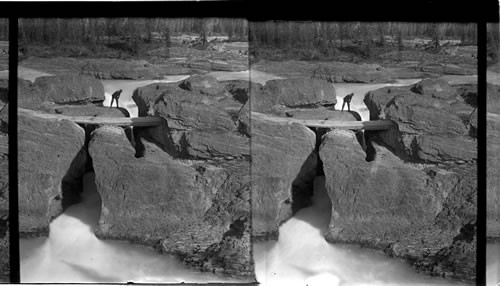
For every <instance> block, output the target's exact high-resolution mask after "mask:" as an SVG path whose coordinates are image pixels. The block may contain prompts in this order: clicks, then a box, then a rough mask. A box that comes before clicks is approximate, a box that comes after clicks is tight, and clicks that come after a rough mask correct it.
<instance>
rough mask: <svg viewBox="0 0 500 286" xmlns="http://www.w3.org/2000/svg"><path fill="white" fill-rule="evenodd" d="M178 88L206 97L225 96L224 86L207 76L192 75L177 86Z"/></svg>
mask: <svg viewBox="0 0 500 286" xmlns="http://www.w3.org/2000/svg"><path fill="white" fill-rule="evenodd" d="M179 87H180V88H182V89H185V90H188V91H192V92H196V93H201V94H203V95H208V96H227V91H226V89H225V86H224V84H222V83H220V82H218V81H217V79H216V78H215V77H213V76H209V75H193V76H190V77H188V78H187V79H185V80H184V81H182V82H181V84H180V85H179Z"/></svg>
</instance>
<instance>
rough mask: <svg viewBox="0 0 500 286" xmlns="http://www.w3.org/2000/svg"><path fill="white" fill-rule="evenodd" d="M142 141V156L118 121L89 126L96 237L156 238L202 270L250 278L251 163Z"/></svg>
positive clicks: (160, 245) (152, 240) (150, 240)
mask: <svg viewBox="0 0 500 286" xmlns="http://www.w3.org/2000/svg"><path fill="white" fill-rule="evenodd" d="M141 142H142V145H143V146H144V153H143V154H142V156H141V157H139V158H137V157H136V156H135V150H134V148H132V146H131V145H130V143H129V141H128V139H127V138H126V135H125V133H124V131H123V130H122V129H121V128H117V127H109V126H104V127H101V128H99V129H97V130H95V131H94V132H93V133H92V139H91V141H90V143H89V154H90V156H91V157H92V162H93V166H94V170H95V173H96V186H97V189H98V191H99V193H100V195H101V198H102V214H101V218H100V220H99V226H98V228H97V230H96V234H97V236H98V237H100V238H105V239H122V240H129V241H132V242H135V243H140V244H146V245H151V246H154V247H155V248H157V249H160V250H161V251H162V252H164V253H169V254H173V255H176V256H178V257H180V258H181V259H182V261H183V262H184V263H186V264H187V265H189V266H192V267H194V268H196V269H199V270H202V271H210V272H215V273H225V274H230V275H234V276H239V277H252V276H253V275H254V274H253V262H252V259H251V251H250V250H251V245H250V224H249V221H250V202H249V199H250V193H249V192H250V171H249V170H250V169H249V168H250V166H249V164H248V162H245V161H232V162H229V163H222V164H210V163H207V162H203V161H198V162H197V161H181V160H177V159H175V158H173V157H172V156H170V155H169V154H168V153H166V152H164V151H163V150H161V149H160V148H159V147H158V146H157V145H156V144H154V143H151V142H148V141H146V140H143V139H142V140H141Z"/></svg>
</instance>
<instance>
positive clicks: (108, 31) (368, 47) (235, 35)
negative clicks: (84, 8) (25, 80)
mask: <svg viewBox="0 0 500 286" xmlns="http://www.w3.org/2000/svg"><path fill="white" fill-rule="evenodd" d="M0 21H3V22H5V24H3V22H0V24H1V25H0V39H5V40H6V39H7V38H8V25H6V24H7V19H3V20H0ZM180 34H190V35H194V36H198V37H199V38H198V39H199V40H200V42H201V44H200V47H201V48H205V47H206V44H207V38H208V37H210V36H221V35H223V36H227V38H228V41H249V42H250V46H251V50H253V51H254V53H253V55H254V56H255V51H256V50H257V49H282V50H290V49H306V50H309V51H311V50H313V51H315V52H317V53H319V54H321V55H326V56H332V54H335V52H336V51H342V50H344V51H346V50H347V51H350V52H354V53H357V54H360V55H361V56H363V57H370V56H372V55H373V53H374V50H381V49H399V50H403V49H405V48H407V47H405V44H404V43H405V42H408V41H417V42H418V40H422V39H426V40H431V41H430V42H429V41H427V43H426V44H425V45H423V44H420V46H419V44H416V47H417V48H423V49H426V50H429V51H430V52H433V51H435V52H438V51H439V49H440V47H441V46H442V43H443V42H446V41H447V40H453V41H459V42H458V43H456V44H458V45H466V46H472V45H477V26H476V24H475V23H405V22H311V21H302V22H298V21H266V22H251V23H250V24H248V23H247V21H246V20H245V19H242V18H239V19H235V18H168V19H167V18H80V19H58V18H52V19H48V18H47V19H19V43H20V47H23V46H27V45H37V44H42V45H50V46H58V45H84V46H85V47H87V48H89V49H94V48H95V47H97V46H100V45H106V46H108V47H113V48H118V49H127V50H128V51H129V52H131V53H136V54H137V53H139V52H140V49H141V46H142V45H145V44H146V45H147V44H151V43H157V44H158V43H163V44H164V45H167V46H170V45H171V41H170V37H171V36H175V35H180ZM487 47H488V63H489V64H491V63H494V62H496V61H497V58H498V50H499V48H500V40H499V29H498V23H492V24H488V33H487Z"/></svg>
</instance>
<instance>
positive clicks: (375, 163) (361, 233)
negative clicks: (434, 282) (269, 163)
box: [319, 130, 477, 280]
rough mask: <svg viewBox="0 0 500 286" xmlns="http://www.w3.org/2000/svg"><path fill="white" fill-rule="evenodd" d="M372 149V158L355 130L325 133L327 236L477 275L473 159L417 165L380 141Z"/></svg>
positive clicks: (424, 266)
mask: <svg viewBox="0 0 500 286" xmlns="http://www.w3.org/2000/svg"><path fill="white" fill-rule="evenodd" d="M372 148H373V150H374V152H375V153H376V157H375V159H374V160H372V161H370V162H367V161H366V159H365V158H366V153H365V151H363V148H362V147H361V146H360V144H359V143H358V140H357V138H356V136H355V134H354V133H353V132H351V131H342V130H334V131H331V132H329V133H327V134H326V135H325V136H323V142H322V144H321V146H320V150H319V156H320V159H321V161H322V162H323V168H324V172H325V177H326V188H327V191H328V195H329V196H330V198H331V200H332V216H331V220H330V224H329V228H328V231H327V233H326V236H325V237H326V239H327V241H329V242H340V243H356V244H362V245H365V246H369V247H374V248H379V249H383V250H384V251H385V253H386V254H388V255H392V256H397V257H401V258H405V259H408V260H409V261H411V262H412V264H413V266H414V267H416V268H417V269H419V270H421V271H425V272H428V273H431V274H433V275H439V276H444V277H449V278H459V279H465V280H473V279H474V278H475V255H474V253H475V233H474V226H473V225H474V224H475V219H476V211H477V210H476V188H477V186H476V184H477V181H476V177H475V176H476V174H475V171H474V169H475V166H474V164H472V163H470V164H467V165H463V166H458V167H456V168H452V169H444V168H439V167H436V166H432V165H428V166H425V165H423V166H421V167H419V166H415V165H411V164H406V163H405V162H404V161H402V160H401V159H400V158H398V157H397V156H396V155H394V154H393V153H392V152H391V151H389V150H388V149H387V148H385V147H382V146H379V145H378V144H376V143H372ZM471 227H472V232H471V231H470V230H471Z"/></svg>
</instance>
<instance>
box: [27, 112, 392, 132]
mask: <svg viewBox="0 0 500 286" xmlns="http://www.w3.org/2000/svg"><path fill="white" fill-rule="evenodd" d="M18 112H19V113H24V114H30V115H31V116H35V117H39V118H44V119H66V120H70V121H73V122H75V123H81V124H95V125H114V126H141V127H147V126H158V125H160V124H162V122H163V119H162V118H160V117H154V116H151V117H121V118H115V117H92V116H66V115H60V114H49V113H41V112H37V111H33V110H29V109H23V108H19V109H18ZM251 116H252V118H259V119H262V120H267V121H273V122H280V123H298V124H302V125H305V126H308V127H318V128H335V129H364V130H387V129H389V128H391V127H392V126H394V122H392V121H391V120H373V121H334V120H311V119H296V118H292V117H278V116H272V115H268V114H263V113H259V112H252V113H251Z"/></svg>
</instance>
